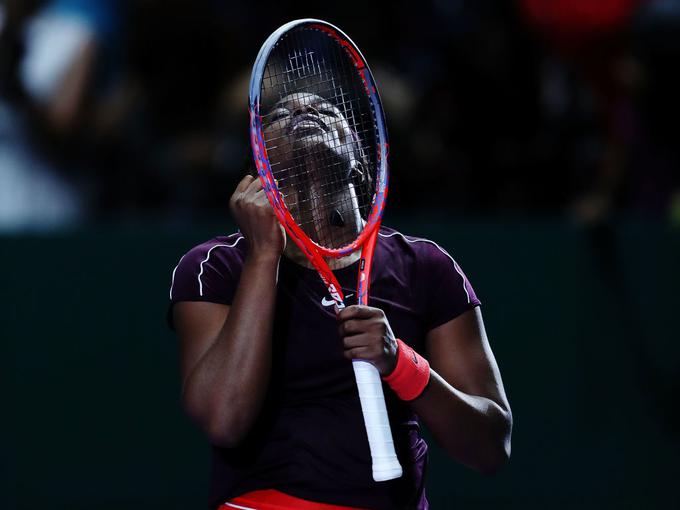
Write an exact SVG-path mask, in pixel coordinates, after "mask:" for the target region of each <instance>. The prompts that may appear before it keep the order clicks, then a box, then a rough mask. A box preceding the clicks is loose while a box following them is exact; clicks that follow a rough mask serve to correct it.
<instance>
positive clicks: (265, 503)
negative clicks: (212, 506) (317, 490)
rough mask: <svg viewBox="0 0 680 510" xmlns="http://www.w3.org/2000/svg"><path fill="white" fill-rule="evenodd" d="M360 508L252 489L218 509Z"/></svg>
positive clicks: (303, 509) (333, 509)
mask: <svg viewBox="0 0 680 510" xmlns="http://www.w3.org/2000/svg"><path fill="white" fill-rule="evenodd" d="M234 509H236V510H362V509H361V508H357V507H353V506H338V505H329V504H328V503H316V502H314V501H307V500H306V499H300V498H296V497H295V496H290V495H288V494H285V493H283V492H280V491H277V490H274V489H267V490H261V491H253V492H248V493H246V494H243V495H241V496H238V497H236V498H234V499H232V500H229V501H227V502H226V503H224V504H223V505H221V506H220V507H219V509H218V510H234Z"/></svg>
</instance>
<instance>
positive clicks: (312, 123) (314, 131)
mask: <svg viewBox="0 0 680 510" xmlns="http://www.w3.org/2000/svg"><path fill="white" fill-rule="evenodd" d="M326 131H328V128H327V127H326V125H325V124H324V123H323V122H322V121H321V120H319V119H316V118H314V117H312V116H305V117H300V118H299V119H298V120H294V121H293V122H292V123H291V127H290V133H291V134H294V135H295V136H296V137H299V138H303V137H306V136H313V135H323V134H324V133H326Z"/></svg>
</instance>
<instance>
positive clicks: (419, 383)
mask: <svg viewBox="0 0 680 510" xmlns="http://www.w3.org/2000/svg"><path fill="white" fill-rule="evenodd" d="M397 344H398V346H399V348H398V349H397V366H396V367H394V370H393V371H392V373H391V374H390V375H388V376H385V377H383V378H382V379H383V381H385V382H386V383H387V384H389V386H390V388H392V390H393V391H394V392H395V393H396V394H397V396H398V397H399V398H400V399H402V400H406V401H409V400H413V399H415V398H417V397H419V396H420V394H421V393H422V392H423V391H425V387H426V386H427V383H428V382H429V381H430V364H429V363H428V362H427V360H426V359H425V358H423V357H422V356H421V355H420V354H418V353H417V352H416V351H414V350H413V349H411V347H409V346H408V345H406V343H405V342H403V341H402V340H400V339H398V338H397Z"/></svg>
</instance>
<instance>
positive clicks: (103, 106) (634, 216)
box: [0, 0, 680, 510]
mask: <svg viewBox="0 0 680 510" xmlns="http://www.w3.org/2000/svg"><path fill="white" fill-rule="evenodd" d="M300 17H318V18H321V19H325V20H328V21H330V22H332V23H335V24H337V25H338V26H339V27H340V28H342V29H343V30H344V31H345V32H347V33H348V34H349V35H350V37H352V39H353V40H354V41H355V42H356V43H357V45H358V46H359V47H360V48H361V49H362V52H363V53H364V55H365V56H366V58H367V59H368V61H369V64H370V65H371V67H372V69H373V71H374V74H375V75H376V79H377V81H378V83H379V85H380V91H381V96H382V99H383V102H384V107H385V110H386V115H387V120H388V129H389V132H390V138H391V140H390V141H391V171H392V175H391V188H390V197H389V200H388V205H387V213H386V218H385V223H386V224H389V225H390V226H394V227H397V228H399V229H401V230H403V231H405V232H407V233H410V234H414V235H419V236H424V237H428V238H431V239H434V240H436V241H437V242H439V243H440V244H441V245H442V246H444V247H445V248H447V249H448V250H449V251H450V252H451V253H452V254H453V256H454V257H455V258H456V260H457V261H458V262H460V264H461V265H462V267H463V268H464V269H465V271H466V273H467V275H468V276H469V278H470V280H471V281H472V284H473V286H474V287H475V290H476V291H477V294H478V295H479V296H480V297H481V299H482V301H483V313H484V316H485V321H486V324H487V329H488V332H489V335H490V340H491V343H492V347H493V349H494V352H495V354H496V356H497V358H498V361H499V364H500V368H501V371H502V374H503V379H504V382H505V385H506V390H507V392H508V396H509V399H510V402H511V405H512V408H513V413H514V419H515V430H514V434H513V455H512V459H511V461H510V463H509V465H508V466H506V467H505V468H504V469H503V470H502V471H501V472H500V473H499V474H497V475H495V476H493V477H487V476H482V475H478V474H476V473H474V472H472V471H469V470H467V469H465V468H463V467H461V466H459V465H457V464H456V463H455V462H454V461H453V460H451V459H446V458H445V457H444V456H443V454H442V453H441V452H440V451H439V450H437V449H436V447H434V446H433V448H432V455H431V463H430V475H429V476H430V479H429V489H428V490H429V494H430V499H431V501H432V503H433V508H487V507H488V508H490V507H492V506H493V507H498V508H607V507H611V508H643V507H644V508H657V507H658V508H666V507H668V508H673V507H675V506H678V504H679V503H680V497H679V496H678V495H677V491H676V488H675V483H676V478H677V477H676V476H675V473H676V472H677V468H676V466H675V464H676V462H677V460H678V458H679V455H678V454H679V453H680V451H679V450H680V438H679V437H678V436H679V435H680V413H679V412H678V410H677V402H678V394H679V393H680V376H679V371H678V360H679V359H680V358H679V356H678V354H679V348H678V346H677V337H678V333H677V328H675V327H674V323H673V320H674V314H677V310H678V304H679V300H678V298H677V291H676V289H677V288H678V286H679V284H680V270H679V269H678V262H679V260H680V192H679V182H678V173H679V172H678V169H679V165H678V156H679V154H678V151H679V150H680V149H679V148H680V144H678V143H677V128H676V127H675V120H676V119H677V118H678V115H677V114H678V113H679V112H680V101H679V99H678V94H677V90H679V89H678V85H680V83H679V80H678V77H677V76H676V71H675V68H676V67H677V62H678V57H679V56H680V37H679V36H678V34H680V32H679V31H678V30H680V2H677V1H672V0H666V1H651V0H650V1H640V2H636V1H632V0H629V1H624V0H601V1H599V2H590V1H586V0H582V1H580V0H571V1H567V0H553V1H551V2H548V1H547V0H546V1H541V0H521V1H520V0H517V1H484V2H479V1H477V2H474V1H471V0H470V1H464V0H459V1H448V2H447V1H443V0H441V1H424V2H418V3H417V4H414V3H412V2H406V1H403V2H393V3H391V4H390V5H389V6H385V7H383V6H381V5H379V4H373V3H368V2H365V1H364V2H358V1H357V2H355V1H347V2H342V3H331V2H329V3H326V4H323V5H321V4H320V3H319V2H314V3H312V2H309V3H308V4H307V5H305V4H304V3H298V4H296V5H295V6H293V7H291V6H289V5H284V2H278V3H275V4H271V5H267V4H262V3H255V2H248V3H245V2H244V3H241V2H226V1H225V2H222V1H217V0H214V1H208V0H196V1H192V2H188V1H179V0H166V1H161V0H140V1H135V2H125V1H116V0H87V1H86V0H50V1H48V2H44V1H35V0H21V1H19V0H15V1H12V0H6V1H4V2H0V267H1V268H2V269H1V270H0V306H1V308H0V310H1V311H0V360H2V369H1V372H0V374H1V375H0V383H1V384H2V388H3V390H4V391H3V392H2V397H3V398H2V403H3V407H2V415H1V418H2V419H1V421H0V429H1V433H0V508H2V509H5V508H7V509H11V510H13V509H20V508H21V509H33V508H44V507H45V506H49V507H51V508H64V509H66V508H69V509H72V508H76V509H79V508H83V509H84V508H102V509H108V508H111V509H117V508H140V509H141V508H145V509H146V508H165V509H170V508H178V509H179V508H203V507H204V506H205V501H206V491H207V487H206V485H207V477H208V469H209V465H208V459H209V456H208V454H209V450H208V446H207V443H206V441H205V440H204V439H203V438H202V437H201V435H200V433H199V432H198V430H197V429H196V428H195V427H194V426H193V425H191V424H190V423H189V422H188V420H187V419H186V418H185V417H184V416H183V414H182V411H181V409H180V406H179V378H178V371H177V349H176V347H177V346H176V340H175V338H174V335H173V333H172V332H171V331H170V330H168V328H167V327H166V325H165V322H164V318H165V311H166V306H167V292H168V289H169V284H170V276H171V272H172V269H173V267H174V266H175V264H176V263H177V260H178V259H179V257H180V256H181V255H182V254H183V253H184V252H186V251H187V250H188V249H189V248H190V247H192V246H193V245H195V244H197V243H199V242H202V241H204V240H206V239H208V238H210V237H212V236H215V235H218V234H223V233H229V232H231V231H233V229H234V225H233V224H232V222H231V220H230V218H229V215H228V212H227V206H226V204H227V201H228V198H229V196H230V194H231V191H232V190H233V188H234V186H235V184H236V182H238V180H239V179H240V176H241V175H242V173H243V166H244V160H245V157H246V154H247V151H248V146H247V141H246V130H247V115H246V104H247V83H248V79H249V73H250V66H251V65H252V62H253V60H254V58H255V55H256V53H257V50H258V49H259V46H260V45H261V44H262V42H263V41H264V39H265V38H266V37H267V35H269V33H271V31H273V30H274V29H275V28H277V27H278V26H279V25H281V24H282V23H284V22H286V21H289V20H291V19H295V18H300Z"/></svg>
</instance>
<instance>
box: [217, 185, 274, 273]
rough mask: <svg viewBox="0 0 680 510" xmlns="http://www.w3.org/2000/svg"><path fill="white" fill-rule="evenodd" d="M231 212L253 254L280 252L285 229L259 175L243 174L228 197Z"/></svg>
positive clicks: (269, 254) (271, 254)
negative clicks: (263, 187) (275, 212)
mask: <svg viewBox="0 0 680 510" xmlns="http://www.w3.org/2000/svg"><path fill="white" fill-rule="evenodd" d="M229 209H230V210H231V215H232V217H233V218H234V220H235V221H236V223H237V224H238V226H239V229H240V230H241V232H242V233H243V236H244V237H245V238H246V240H247V241H248V243H249V247H250V252H251V254H253V255H255V256H265V257H266V256H271V257H276V258H277V260H278V257H280V256H281V254H282V253H283V250H285V248H286V231H285V230H284V229H283V227H282V226H281V224H280V223H279V221H278V220H277V219H276V215H275V214H274V210H273V209H272V206H271V205H270V203H269V200H267V196H266V195H265V193H264V190H263V189H262V183H261V182H260V179H258V178H256V177H253V176H252V175H246V176H245V177H244V178H243V179H241V182H239V183H238V186H236V191H234V194H233V195H232V196H231V199H230V200H229Z"/></svg>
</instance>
